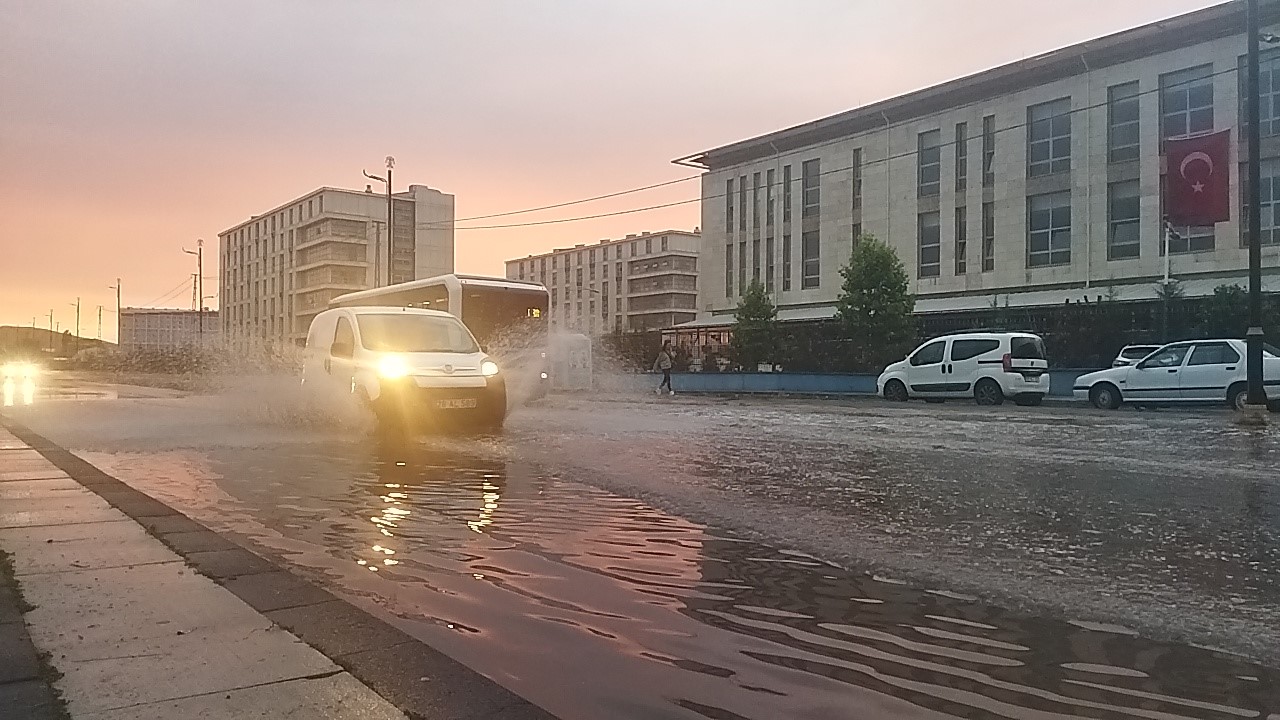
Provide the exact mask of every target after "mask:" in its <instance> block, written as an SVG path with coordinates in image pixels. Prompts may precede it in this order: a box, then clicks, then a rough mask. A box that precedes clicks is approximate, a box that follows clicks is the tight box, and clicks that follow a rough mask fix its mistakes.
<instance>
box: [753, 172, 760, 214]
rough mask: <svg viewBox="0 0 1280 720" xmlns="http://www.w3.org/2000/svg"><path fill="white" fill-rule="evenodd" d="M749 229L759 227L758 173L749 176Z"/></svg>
mask: <svg viewBox="0 0 1280 720" xmlns="http://www.w3.org/2000/svg"><path fill="white" fill-rule="evenodd" d="M751 227H753V228H758V227H760V173H753V174H752V175H751Z"/></svg>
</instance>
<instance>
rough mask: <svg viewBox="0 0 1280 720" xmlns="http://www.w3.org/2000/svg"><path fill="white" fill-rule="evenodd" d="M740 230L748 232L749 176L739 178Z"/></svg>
mask: <svg viewBox="0 0 1280 720" xmlns="http://www.w3.org/2000/svg"><path fill="white" fill-rule="evenodd" d="M738 230H740V231H743V232H746V230H747V176H746V175H743V176H741V177H739V178H738Z"/></svg>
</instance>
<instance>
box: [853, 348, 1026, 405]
mask: <svg viewBox="0 0 1280 720" xmlns="http://www.w3.org/2000/svg"><path fill="white" fill-rule="evenodd" d="M876 390H877V391H878V393H879V394H880V395H881V396H883V397H885V398H886V399H889V400H897V401H904V400H910V399H915V398H920V399H924V400H929V401H934V402H937V401H942V400H946V399H949V398H973V399H974V401H976V402H977V403H978V404H979V405H999V404H1001V403H1003V402H1004V401H1005V399H1006V398H1010V399H1012V400H1013V401H1014V402H1015V403H1017V404H1019V405H1039V404H1040V403H1041V402H1042V401H1043V400H1044V396H1045V395H1047V394H1048V393H1049V362H1048V360H1047V359H1046V357H1045V350H1044V341H1043V340H1041V339H1040V337H1039V336H1037V335H1032V334H1031V333H1012V332H968V333H958V334H956V335H947V336H944V337H940V338H934V339H933V340H930V341H928V342H926V343H924V344H923V345H921V346H920V347H918V348H916V349H915V351H914V352H912V353H911V354H910V355H908V356H907V358H906V359H905V360H902V361H900V362H896V363H894V364H892V365H890V366H889V367H887V368H885V371H884V372H883V373H881V375H880V378H879V379H878V380H877V381H876Z"/></svg>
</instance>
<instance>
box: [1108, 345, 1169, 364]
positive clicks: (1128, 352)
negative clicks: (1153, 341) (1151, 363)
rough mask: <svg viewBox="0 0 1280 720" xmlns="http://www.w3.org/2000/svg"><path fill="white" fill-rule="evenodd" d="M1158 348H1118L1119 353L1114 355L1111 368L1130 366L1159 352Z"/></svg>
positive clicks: (1152, 346) (1155, 346) (1134, 346)
mask: <svg viewBox="0 0 1280 720" xmlns="http://www.w3.org/2000/svg"><path fill="white" fill-rule="evenodd" d="M1160 347H1161V346H1160V345H1125V346H1124V347H1122V348H1120V352H1119V353H1116V359H1115V360H1112V361H1111V367H1124V366H1126V365H1132V364H1134V363H1136V362H1138V361H1139V360H1141V359H1143V358H1145V357H1146V356H1148V355H1150V354H1151V353H1153V352H1155V351H1157V350H1159V349H1160Z"/></svg>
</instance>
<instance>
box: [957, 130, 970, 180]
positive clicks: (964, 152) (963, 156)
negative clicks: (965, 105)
mask: <svg viewBox="0 0 1280 720" xmlns="http://www.w3.org/2000/svg"><path fill="white" fill-rule="evenodd" d="M968 187H969V123H956V192H958V193H962V192H964V191H965V189H967V188H968Z"/></svg>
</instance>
